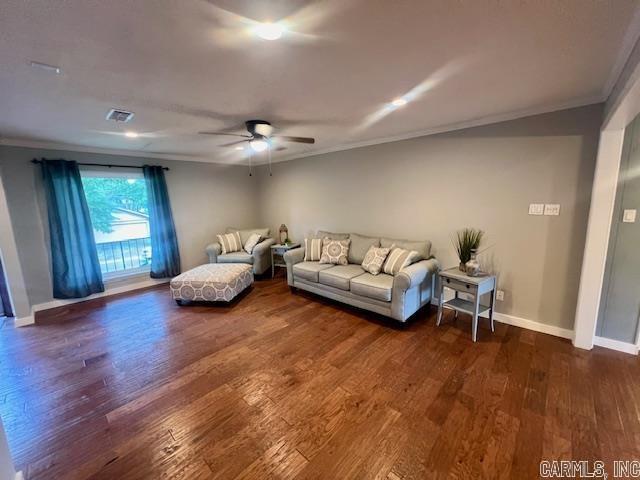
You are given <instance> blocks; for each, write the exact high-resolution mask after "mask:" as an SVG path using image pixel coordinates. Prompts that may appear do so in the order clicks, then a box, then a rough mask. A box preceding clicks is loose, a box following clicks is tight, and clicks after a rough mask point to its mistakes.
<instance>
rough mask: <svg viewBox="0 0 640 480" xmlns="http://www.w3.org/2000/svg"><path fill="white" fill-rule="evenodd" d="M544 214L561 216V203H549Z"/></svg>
mask: <svg viewBox="0 0 640 480" xmlns="http://www.w3.org/2000/svg"><path fill="white" fill-rule="evenodd" d="M544 214H545V215H553V216H556V215H560V204H559V203H547V204H546V205H545V206H544Z"/></svg>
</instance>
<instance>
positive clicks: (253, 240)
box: [244, 233, 262, 255]
mask: <svg viewBox="0 0 640 480" xmlns="http://www.w3.org/2000/svg"><path fill="white" fill-rule="evenodd" d="M260 240H262V237H261V236H260V234H259V233H252V234H251V235H249V238H248V239H247V241H246V242H245V243H244V251H245V252H247V253H248V254H249V255H251V254H252V253H253V249H254V248H256V245H257V244H258V243H260Z"/></svg>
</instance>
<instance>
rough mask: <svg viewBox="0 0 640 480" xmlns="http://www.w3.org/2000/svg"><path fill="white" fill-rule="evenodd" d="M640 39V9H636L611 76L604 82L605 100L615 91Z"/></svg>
mask: <svg viewBox="0 0 640 480" xmlns="http://www.w3.org/2000/svg"><path fill="white" fill-rule="evenodd" d="M639 39H640V9H636V10H635V12H634V13H633V16H632V17H631V21H630V22H629V26H628V27H627V31H626V32H625V33H624V37H623V38H622V46H621V47H620V49H619V50H618V55H617V56H616V61H615V63H614V64H613V68H612V69H611V72H609V78H608V79H607V82H606V83H605V84H604V89H603V95H604V98H605V100H607V99H608V98H609V96H610V95H611V92H612V91H613V89H614V87H615V86H616V83H617V82H618V80H619V79H620V77H621V75H622V72H623V70H624V68H625V67H626V65H627V63H628V62H629V59H630V57H631V54H632V52H633V48H634V47H635V45H636V43H637V42H638V40H639Z"/></svg>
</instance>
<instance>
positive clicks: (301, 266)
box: [293, 262, 333, 283]
mask: <svg viewBox="0 0 640 480" xmlns="http://www.w3.org/2000/svg"><path fill="white" fill-rule="evenodd" d="M332 266H333V265H331V264H330V263H318V262H300V263H296V264H295V265H294V266H293V276H294V277H300V278H303V279H305V280H308V281H310V282H316V283H318V273H319V272H320V271H321V270H326V269H327V268H331V267H332Z"/></svg>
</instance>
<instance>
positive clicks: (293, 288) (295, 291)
mask: <svg viewBox="0 0 640 480" xmlns="http://www.w3.org/2000/svg"><path fill="white" fill-rule="evenodd" d="M289 290H291V293H297V292H298V289H297V288H296V287H294V286H291V285H289Z"/></svg>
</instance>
